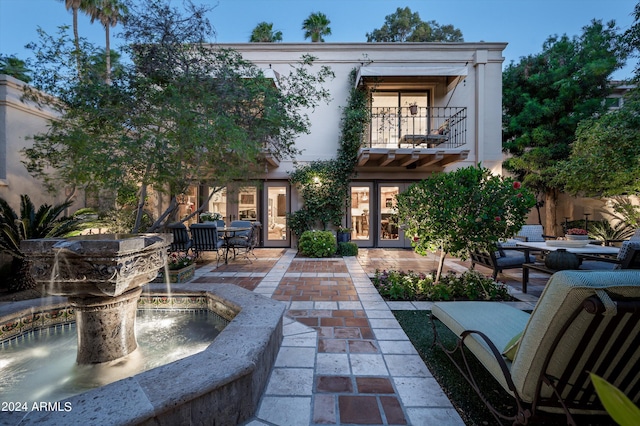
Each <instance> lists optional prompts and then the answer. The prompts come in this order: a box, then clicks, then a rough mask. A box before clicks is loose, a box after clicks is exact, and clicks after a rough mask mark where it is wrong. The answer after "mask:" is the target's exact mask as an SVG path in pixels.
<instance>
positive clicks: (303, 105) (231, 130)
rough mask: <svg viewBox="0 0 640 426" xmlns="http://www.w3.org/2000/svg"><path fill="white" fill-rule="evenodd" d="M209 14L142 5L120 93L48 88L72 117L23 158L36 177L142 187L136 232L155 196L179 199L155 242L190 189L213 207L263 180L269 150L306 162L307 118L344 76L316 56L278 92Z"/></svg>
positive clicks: (95, 86) (127, 29)
mask: <svg viewBox="0 0 640 426" xmlns="http://www.w3.org/2000/svg"><path fill="white" fill-rule="evenodd" d="M206 11H207V9H206V8H204V7H196V6H194V5H193V4H192V3H188V4H187V5H186V13H187V16H183V15H182V13H181V12H180V11H178V10H177V9H174V8H171V6H170V5H169V4H168V3H165V2H163V1H161V0H146V1H145V2H141V3H137V4H135V5H134V6H132V9H131V11H130V12H131V13H130V15H129V17H128V19H127V21H126V22H125V24H124V25H123V34H122V36H123V37H124V40H125V42H126V43H125V48H126V49H127V50H126V53H128V56H129V57H130V58H132V64H130V65H129V66H128V67H127V68H126V71H125V72H123V73H122V75H121V76H117V75H114V76H113V77H114V79H113V83H112V84H111V85H105V84H104V83H103V82H101V81H99V80H97V79H95V78H94V79H93V80H90V79H88V78H86V79H82V80H76V81H75V82H69V83H68V84H67V85H63V86H52V85H49V87H53V88H54V90H57V91H56V92H54V93H52V94H53V95H55V96H57V98H58V99H60V102H61V104H62V106H63V107H64V108H61V109H60V111H61V112H62V116H61V117H60V118H59V119H55V120H52V122H51V127H50V130H49V132H48V133H46V134H39V135H36V136H35V137H34V145H33V148H30V149H27V150H25V151H24V153H25V155H26V157H27V160H26V161H25V163H26V165H27V168H28V170H29V171H30V172H31V173H32V174H33V175H34V176H36V177H38V178H41V179H42V180H43V182H44V183H45V184H46V185H48V187H49V188H52V189H54V188H55V187H56V186H59V182H67V183H73V184H75V185H77V186H78V187H79V188H85V189H102V188H104V189H111V190H115V191H117V190H118V189H119V188H123V187H130V186H132V185H133V186H135V187H137V188H139V193H138V200H139V201H138V206H137V212H138V220H137V221H136V226H135V227H134V229H133V231H134V232H137V231H138V229H139V228H138V226H139V223H140V219H141V217H142V213H143V210H144V204H145V200H146V198H147V193H148V191H149V190H150V189H153V190H154V191H157V192H159V193H161V194H167V195H168V196H169V199H170V202H169V203H168V205H165V206H166V208H165V210H164V211H163V212H162V213H161V214H160V215H159V217H158V218H157V220H156V222H155V223H154V224H153V226H152V227H151V229H149V231H153V230H156V229H158V228H160V227H162V226H163V225H164V223H165V222H166V221H168V220H170V219H171V218H172V214H173V213H174V211H175V210H176V207H177V202H176V196H178V195H180V194H182V193H184V192H186V190H187V188H188V187H189V186H191V185H199V184H202V185H205V186H209V187H211V188H213V189H212V191H211V193H210V194H209V197H211V196H213V194H214V193H215V192H216V191H219V190H220V189H221V188H223V187H225V186H227V185H228V184H230V183H231V182H233V181H247V180H251V179H252V178H255V177H257V176H261V175H262V173H264V163H263V161H264V158H263V155H264V151H265V149H268V150H269V151H270V153H271V154H272V155H273V156H274V157H276V158H278V159H282V158H288V157H292V156H293V155H295V154H297V149H296V147H295V137H296V135H297V134H299V133H301V132H308V131H309V118H308V116H307V115H306V113H305V111H308V110H312V109H313V108H314V107H315V106H317V105H318V103H319V102H322V101H325V100H327V99H329V94H328V92H327V91H326V90H325V89H323V88H322V84H323V83H324V82H325V81H326V79H328V78H331V77H332V75H333V73H332V72H331V71H330V70H329V69H328V68H326V67H321V68H320V69H319V70H318V71H316V72H315V73H312V72H311V71H309V69H310V67H311V66H312V64H313V58H312V57H309V56H305V57H303V58H301V60H300V62H299V63H298V64H297V65H296V66H294V68H293V69H292V71H291V72H290V74H289V75H285V74H283V75H281V76H280V78H279V80H278V82H277V84H276V83H275V82H274V81H273V80H272V79H270V78H267V77H265V76H264V74H263V72H262V70H260V69H258V68H257V67H256V66H255V65H253V64H251V63H249V62H247V61H245V60H244V59H243V58H242V57H241V56H240V55H239V54H238V53H237V52H235V51H233V50H229V49H219V48H216V47H214V46H212V45H210V44H208V43H207V42H206V41H207V38H208V37H210V36H211V34H212V32H211V26H210V25H209V22H208V21H207V20H206V18H205V17H204V16H205V15H206ZM44 41H45V42H46V41H48V39H45V40H44ZM48 48H49V46H48V45H47V44H45V45H42V46H40V50H47V49H48ZM43 57H46V58H52V59H57V57H55V56H52V55H49V54H46V55H43ZM59 60H61V61H63V62H64V58H60V59H59ZM48 69H51V70H52V72H57V73H64V70H63V69H61V68H60V69H57V70H56V69H53V67H50V68H48ZM48 82H49V80H45V83H48ZM207 202H208V199H206V198H205V199H204V200H203V204H202V205H201V206H199V208H198V209H197V210H196V211H195V212H194V214H196V213H199V212H200V211H202V210H203V208H204V206H206V205H207Z"/></svg>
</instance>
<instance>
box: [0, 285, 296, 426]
mask: <svg viewBox="0 0 640 426" xmlns="http://www.w3.org/2000/svg"><path fill="white" fill-rule="evenodd" d="M149 287H150V290H151V293H152V294H153V295H159V296H161V298H164V296H167V295H166V287H165V286H164V285H161V284H151V285H149ZM171 297H174V298H179V297H187V298H189V297H191V298H193V297H204V298H205V299H206V303H207V307H208V309H210V310H211V311H213V312H215V313H217V314H218V315H220V316H222V317H224V318H226V319H229V320H230V321H231V322H230V323H229V325H227V326H226V327H225V328H224V330H223V331H222V332H221V333H220V335H218V337H216V339H215V340H214V342H213V343H212V344H211V345H209V346H208V347H207V349H205V350H204V351H203V352H200V353H198V354H195V355H192V356H189V357H186V358H184V359H181V360H178V361H175V362H173V363H171V364H167V365H164V366H161V367H157V368H155V369H153V370H149V371H146V372H144V373H140V374H137V375H135V376H133V377H129V378H126V379H123V380H120V381H118V382H114V383H111V384H109V385H106V386H103V387H101V388H97V389H94V390H91V391H88V392H85V393H82V394H80V395H76V396H74V397H71V398H67V399H65V400H62V401H59V402H58V403H54V402H53V401H43V402H49V406H48V407H47V408H48V409H47V410H43V411H36V410H33V409H32V408H33V407H27V408H28V409H27V410H26V411H14V412H4V413H2V414H3V416H2V417H3V418H2V421H1V422H0V423H2V424H8V425H10V424H18V423H20V424H21V425H22V424H35V423H43V424H78V425H86V424H150V425H151V424H153V425H165V424H166V425H174V424H238V423H242V422H243V421H245V420H247V419H249V418H250V417H252V416H253V415H254V413H255V411H256V410H257V407H258V403H259V401H260V397H261V395H262V393H263V391H264V388H265V386H266V383H267V380H268V377H269V374H270V372H271V369H272V367H273V364H274V363H275V359H276V356H277V353H278V351H279V349H280V344H281V343H282V316H283V314H284V309H285V305H284V304H283V303H282V302H278V301H275V300H272V299H269V298H266V297H264V296H261V295H259V294H255V293H253V292H251V291H248V290H245V289H242V288H240V287H237V286H234V285H231V284H192V283H187V284H174V285H173V286H172V296H171ZM144 299H145V297H144V296H143V300H144ZM163 300H166V303H162V304H146V305H145V306H140V303H139V307H142V308H160V309H166V308H169V309H170V308H171V306H172V305H173V304H172V303H171V298H168V297H167V299H163ZM176 300H177V299H176ZM29 302H31V303H32V304H33V305H34V306H27V304H26V302H16V303H12V304H9V305H7V306H1V307H0V327H3V330H6V328H7V327H6V325H9V327H8V328H10V329H12V330H14V329H15V328H16V327H15V326H14V324H17V323H21V324H23V326H22V327H21V328H22V329H24V330H25V331H26V329H28V328H30V326H37V324H38V321H39V320H38V318H41V317H43V314H40V313H39V311H35V310H33V309H34V308H35V309H39V308H41V304H42V301H41V300H34V301H29ZM64 305H65V301H64V300H63V299H61V298H52V299H51V304H50V305H49V308H51V307H53V306H57V307H58V308H60V309H58V310H56V309H53V311H59V312H62V311H64V309H62V307H63V306H64ZM43 310H45V311H46V310H47V309H46V307H44V309H43ZM51 310H52V309H49V311H51ZM61 317H64V315H61ZM5 334H6V333H5ZM5 337H6V336H5ZM2 338H4V337H2V335H1V334H0V339H2Z"/></svg>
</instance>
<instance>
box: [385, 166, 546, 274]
mask: <svg viewBox="0 0 640 426" xmlns="http://www.w3.org/2000/svg"><path fill="white" fill-rule="evenodd" d="M397 199H398V217H399V223H400V224H403V225H404V227H405V234H406V235H409V236H414V237H415V238H414V241H413V242H412V245H413V246H414V247H415V250H416V253H419V254H422V255H425V254H427V252H435V251H438V250H441V251H442V255H441V257H440V265H439V268H438V276H439V275H440V272H441V270H442V264H443V263H444V254H450V255H453V256H455V257H460V258H462V259H466V258H467V257H468V253H469V251H476V250H477V251H487V250H490V249H491V247H492V246H493V244H495V242H496V241H498V239H500V238H508V237H511V236H513V235H515V234H516V233H517V232H518V231H519V230H520V228H521V227H522V225H524V223H525V219H526V216H527V214H528V212H529V210H530V209H531V207H533V206H534V205H535V198H534V196H533V194H531V192H529V191H528V190H526V189H524V188H521V187H520V183H519V182H516V181H514V180H513V179H512V178H509V177H502V176H497V175H493V174H491V171H490V170H489V169H486V168H483V167H481V166H478V167H473V166H470V167H466V168H463V169H458V170H455V171H452V172H449V173H438V174H435V175H433V176H432V177H430V178H429V179H426V180H423V181H420V182H417V183H414V184H413V185H411V186H410V187H409V189H408V190H407V191H406V192H404V193H401V194H399V195H398V196H397Z"/></svg>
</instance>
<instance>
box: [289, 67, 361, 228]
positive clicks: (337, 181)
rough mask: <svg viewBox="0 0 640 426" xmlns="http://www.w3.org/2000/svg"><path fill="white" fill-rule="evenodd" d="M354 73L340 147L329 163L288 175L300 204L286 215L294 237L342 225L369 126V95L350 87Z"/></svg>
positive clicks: (319, 163)
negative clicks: (359, 155) (351, 184)
mask: <svg viewBox="0 0 640 426" xmlns="http://www.w3.org/2000/svg"><path fill="white" fill-rule="evenodd" d="M355 75H356V70H355V69H354V70H353V71H352V72H351V76H350V80H351V87H352V89H351V92H350V94H349V99H348V103H347V105H346V106H345V107H344V109H343V111H342V119H341V123H340V124H341V128H342V133H341V137H340V147H339V148H338V155H337V157H336V158H335V159H333V160H325V161H313V162H311V163H308V164H305V165H301V166H299V167H298V168H296V170H295V171H294V172H292V173H291V176H290V181H291V183H292V184H293V185H296V186H297V187H298V190H299V191H300V195H301V197H302V200H303V206H302V208H301V209H300V210H298V211H296V212H294V213H292V214H290V215H289V220H288V223H289V227H290V228H291V230H292V231H293V233H294V234H295V235H297V236H298V237H299V236H300V235H302V233H303V232H304V231H307V230H310V229H317V228H318V227H320V226H321V227H322V229H323V230H324V229H327V226H328V225H329V224H331V225H334V226H338V225H340V224H341V223H342V218H343V216H344V212H345V211H346V209H347V207H348V205H349V182H351V179H352V178H353V176H354V175H355V165H356V161H357V158H358V150H359V149H360V145H361V143H362V137H363V135H364V132H365V129H366V126H367V125H368V123H369V110H368V108H367V107H368V101H369V92H368V91H367V90H365V89H361V88H357V87H354V83H355Z"/></svg>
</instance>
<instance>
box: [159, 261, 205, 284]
mask: <svg viewBox="0 0 640 426" xmlns="http://www.w3.org/2000/svg"><path fill="white" fill-rule="evenodd" d="M164 272H165V271H164V269H162V270H160V272H158V276H157V277H156V279H155V280H153V282H154V283H164V282H166V280H165V278H164ZM195 272H196V265H195V263H194V264H192V265H189V266H185V267H184V268H182V269H175V270H169V282H170V283H185V282H187V281H189V280H191V279H192V278H193V276H194V274H195Z"/></svg>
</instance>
